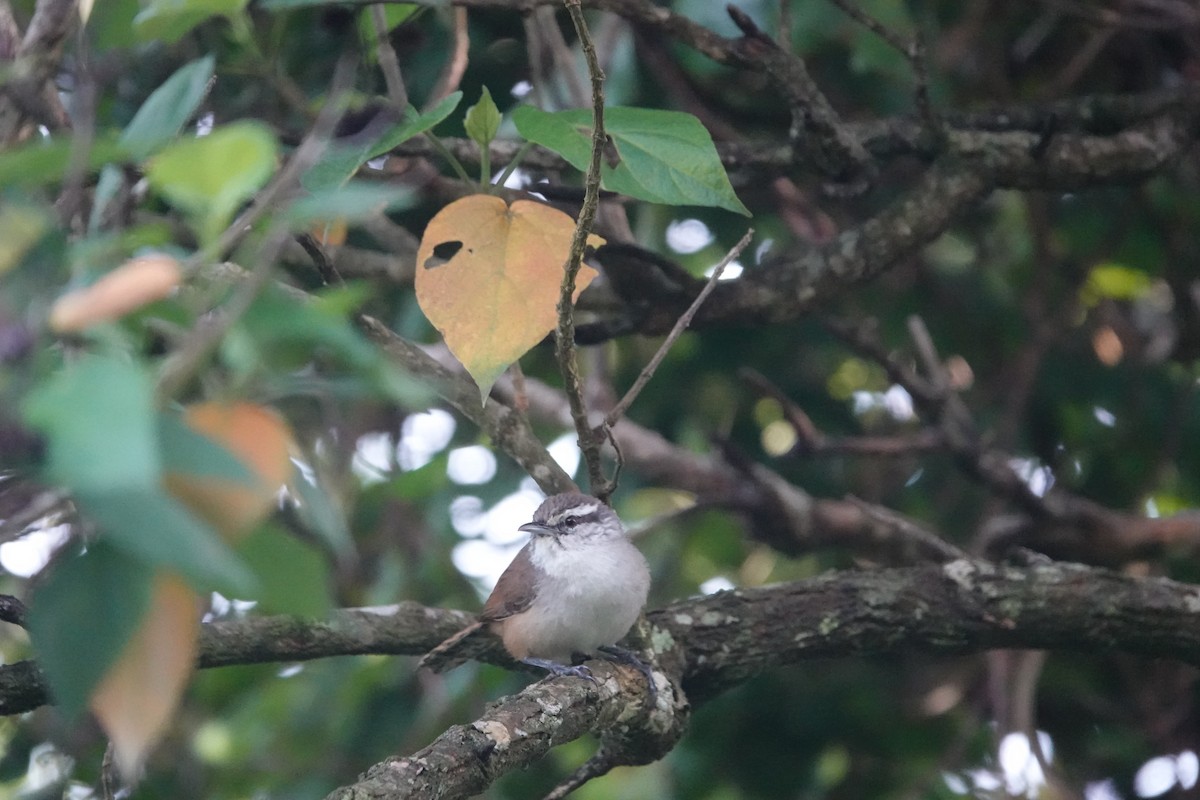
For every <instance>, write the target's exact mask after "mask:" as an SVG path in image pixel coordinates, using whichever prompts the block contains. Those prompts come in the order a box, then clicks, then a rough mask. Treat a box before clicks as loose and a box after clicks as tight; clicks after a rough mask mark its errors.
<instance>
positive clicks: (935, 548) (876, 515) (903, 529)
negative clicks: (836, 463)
mask: <svg viewBox="0 0 1200 800" xmlns="http://www.w3.org/2000/svg"><path fill="white" fill-rule="evenodd" d="M846 501H847V502H848V503H850V504H851V505H852V506H854V507H855V508H857V509H858V510H859V511H861V512H863V513H864V514H866V515H867V516H868V517H870V518H871V519H873V520H875V521H877V522H880V523H882V524H884V525H886V526H887V527H888V528H890V529H891V530H892V531H894V532H895V533H897V534H899V536H901V537H903V538H904V539H907V540H909V541H911V542H913V543H914V544H916V545H918V546H919V547H921V548H923V549H924V550H925V551H927V552H929V553H930V554H932V555H936V556H938V557H940V558H941V559H943V560H945V561H954V560H956V559H960V558H969V557H970V556H968V555H967V552H966V551H965V550H962V549H960V548H959V547H957V546H956V545H953V544H951V543H950V542H948V541H946V540H945V539H943V538H942V537H940V536H938V535H937V534H936V533H934V532H933V531H930V530H927V529H926V528H924V527H922V526H920V525H918V524H917V523H916V522H914V521H913V520H911V519H908V518H907V517H904V516H902V515H900V514H897V513H896V512H895V511H892V510H891V509H889V508H884V507H883V506H877V505H875V504H873V503H868V502H866V501H865V500H862V499H859V498H857V497H854V496H853V495H847V496H846Z"/></svg>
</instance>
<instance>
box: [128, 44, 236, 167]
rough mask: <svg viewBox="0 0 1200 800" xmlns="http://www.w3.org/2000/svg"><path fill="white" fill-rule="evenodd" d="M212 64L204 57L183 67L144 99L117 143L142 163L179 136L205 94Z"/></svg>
mask: <svg viewBox="0 0 1200 800" xmlns="http://www.w3.org/2000/svg"><path fill="white" fill-rule="evenodd" d="M215 63H216V61H215V59H214V58H213V57H212V56H211V55H208V56H205V57H204V58H198V59H196V60H195V61H193V62H191V63H190V64H185V65H184V66H182V67H180V68H179V69H178V70H177V71H176V72H175V74H174V75H172V76H171V77H169V78H167V80H166V81H165V82H164V83H163V85H162V86H159V87H158V88H157V89H155V90H154V91H153V92H152V93H151V94H150V96H149V97H147V98H146V102H144V103H142V107H141V108H139V109H138V110H137V113H136V114H134V115H133V119H132V120H130V122H129V124H128V125H126V126H125V131H124V132H123V133H122V134H121V138H120V139H119V140H118V141H119V142H120V144H121V146H122V147H124V148H125V151H126V152H127V153H128V154H129V155H130V156H131V157H132V158H133V159H134V160H136V161H143V160H145V159H146V158H147V157H149V156H150V155H151V154H152V153H153V152H154V151H155V150H157V149H159V148H160V147H162V146H163V145H165V144H167V143H168V142H170V141H171V140H172V139H174V138H175V137H176V136H178V135H179V132H180V131H181V130H183V126H184V125H185V124H187V121H188V120H189V119H191V118H192V115H193V114H195V113H196V109H197V108H199V107H200V102H201V101H202V100H204V96H205V95H206V94H207V93H208V87H209V84H210V82H211V81H212V77H213V67H214V65H215Z"/></svg>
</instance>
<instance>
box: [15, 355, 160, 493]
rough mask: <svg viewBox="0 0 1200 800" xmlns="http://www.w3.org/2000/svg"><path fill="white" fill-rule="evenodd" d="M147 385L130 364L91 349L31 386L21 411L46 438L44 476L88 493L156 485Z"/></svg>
mask: <svg viewBox="0 0 1200 800" xmlns="http://www.w3.org/2000/svg"><path fill="white" fill-rule="evenodd" d="M153 391H154V387H153V384H152V382H151V380H150V377H149V376H148V375H147V374H146V373H145V372H144V371H143V370H142V369H141V368H140V367H139V366H138V365H136V364H133V363H130V362H127V361H121V360H117V359H114V358H107V357H104V356H94V355H89V356H85V357H83V358H82V359H80V360H79V361H78V362H77V363H75V364H70V365H68V366H67V367H65V368H64V369H63V370H61V371H60V372H58V373H56V374H55V375H53V376H51V377H50V378H49V379H48V380H47V381H46V382H45V383H43V384H42V385H41V386H39V387H38V388H36V389H35V390H34V391H33V392H32V393H31V394H30V396H29V397H28V398H27V400H26V402H25V406H24V409H23V411H24V415H25V420H26V422H27V423H28V424H29V425H30V426H31V427H33V428H35V429H37V430H38V431H40V432H41V433H42V434H43V435H44V436H45V437H46V439H47V442H48V445H49V453H48V459H47V472H48V473H49V474H48V477H49V478H50V479H51V480H52V481H54V482H56V483H60V484H62V485H64V486H67V487H68V488H70V489H72V490H73V491H86V492H93V493H104V492H109V491H118V490H120V491H124V490H130V489H144V488H148V487H156V486H157V485H158V482H159V476H160V474H161V469H160V461H159V453H158V435H157V426H156V423H155V412H154V402H153Z"/></svg>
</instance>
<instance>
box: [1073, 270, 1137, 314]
mask: <svg viewBox="0 0 1200 800" xmlns="http://www.w3.org/2000/svg"><path fill="white" fill-rule="evenodd" d="M1152 285H1153V281H1152V280H1151V278H1150V276H1149V275H1147V274H1146V273H1145V272H1143V271H1141V270H1140V269H1136V268H1134V267H1127V266H1125V265H1124V264H1116V263H1113V262H1108V263H1104V264H1097V265H1096V266H1094V267H1092V269H1091V271H1090V272H1089V273H1088V277H1087V283H1085V284H1084V285H1083V288H1082V289H1080V290H1079V296H1080V299H1081V300H1082V301H1083V303H1084V305H1087V306H1094V305H1096V304H1097V303H1099V302H1100V301H1101V300H1104V299H1109V300H1136V299H1137V298H1139V297H1141V296H1142V295H1143V294H1145V293H1146V292H1147V291H1149V289H1150V287H1151V286H1152Z"/></svg>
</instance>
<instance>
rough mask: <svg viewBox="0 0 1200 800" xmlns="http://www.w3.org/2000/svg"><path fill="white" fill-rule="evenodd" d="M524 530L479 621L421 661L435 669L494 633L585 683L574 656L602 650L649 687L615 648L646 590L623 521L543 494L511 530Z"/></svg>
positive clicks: (578, 498)
mask: <svg viewBox="0 0 1200 800" xmlns="http://www.w3.org/2000/svg"><path fill="white" fill-rule="evenodd" d="M520 529H521V530H523V531H527V532H528V533H530V534H531V535H532V536H531V538H530V540H529V543H528V544H526V545H525V546H524V547H523V548H521V552H519V553H517V557H516V558H514V559H513V562H512V563H511V564H509V566H508V569H506V570H504V574H502V575H501V576H500V580H499V581H498V582H497V583H496V588H495V589H493V590H492V594H491V596H489V597H488V599H487V602H486V603H485V604H484V606H483V611H482V612H481V613H480V614H479V618H478V619H477V620H476V621H475V622H472V623H471V624H470V625H468V626H467V627H465V628H463V629H462V630H461V631H459V632H458V633H456V634H454V635H453V636H451V637H450V638H449V639H447V640H446V641H444V642H442V643H441V644H439V645H438V646H437V647H435V648H433V649H432V650H430V651H429V652H428V653H427V654H426V655H425V657H424V658H422V659H421V664H420V666H423V667H429V668H430V669H432V670H434V671H435V672H441V671H443V670H447V669H452V668H453V667H456V666H458V665H459V664H461V663H462V662H463V661H464V660H465V659H463V658H462V657H460V656H456V654H455V651H456V650H457V649H458V648H459V645H460V644H462V642H464V641H465V640H467V639H468V638H469V637H472V636H474V635H476V634H479V633H480V632H481V631H484V630H487V631H490V632H491V633H493V634H495V635H497V636H499V637H500V640H501V641H502V642H503V643H504V649H505V650H507V651H508V653H509V655H511V656H512V657H513V658H515V659H517V660H518V661H520V662H522V663H524V664H529V665H530V666H534V667H539V668H541V669H545V670H547V671H549V672H550V673H551V674H553V675H559V676H561V675H571V676H575V677H579V678H585V679H587V680H590V681H592V682H593V683H594V682H595V678H593V677H592V673H591V670H589V669H588V668H587V667H586V666H582V665H579V666H575V665H573V664H572V661H573V659H574V658H575V657H576V656H579V655H592V654H595V653H602V654H604V655H606V656H609V657H610V658H611V659H612V660H615V661H618V662H620V663H624V664H629V665H631V666H634V667H637V668H638V669H639V670H640V671H641V672H642V674H643V675H645V676H646V680H647V682H648V683H649V685H650V691H651V693H652V694H653V693H654V692H655V690H656V687H655V683H654V675H653V673H652V671H651V669H650V667H649V666H648V665H647V664H646V663H645V662H644V661H642V659H641V658H639V657H638V656H637V655H635V654H634V653H631V652H630V651H628V650H625V649H624V648H620V647H617V646H616V643H617V641H618V640H620V639H621V638H622V637H623V636H624V635H625V634H626V633H628V632H629V629H630V628H632V627H633V623H634V622H635V621H636V620H637V617H638V614H639V613H641V610H642V607H643V606H644V605H645V604H646V595H647V593H648V592H649V590H650V570H649V568H648V567H647V566H646V559H645V558H644V557H643V556H642V554H641V552H639V551H638V549H637V548H636V547H634V546H633V544H632V543H631V542H630V541H629V539H628V538H627V537H626V534H625V526H623V525H622V524H621V520H620V518H619V517H618V516H617V514H616V512H614V511H613V510H612V509H611V508H609V507H608V506H606V505H605V504H604V503H602V502H601V501H600V500H598V499H596V498H595V497H591V496H590V495H586V494H578V493H574V492H572V493H567V494H556V495H554V496H553V497H548V498H546V500H545V501H544V502H543V503H542V504H541V505H540V506H539V507H538V509H537V511H535V512H534V514H533V521H532V522H528V523H526V524H524V525H522V526H521V528H520Z"/></svg>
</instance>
